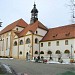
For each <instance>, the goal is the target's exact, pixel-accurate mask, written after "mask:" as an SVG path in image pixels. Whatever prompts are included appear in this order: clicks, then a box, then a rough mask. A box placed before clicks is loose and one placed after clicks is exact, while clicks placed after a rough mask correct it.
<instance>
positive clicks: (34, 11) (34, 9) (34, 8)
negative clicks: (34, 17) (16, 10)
mask: <svg viewBox="0 0 75 75" xmlns="http://www.w3.org/2000/svg"><path fill="white" fill-rule="evenodd" d="M31 13H38V10H37V9H36V4H35V3H34V7H33V9H32V10H31Z"/></svg>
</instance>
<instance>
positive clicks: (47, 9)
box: [0, 0, 71, 30]
mask: <svg viewBox="0 0 75 75" xmlns="http://www.w3.org/2000/svg"><path fill="white" fill-rule="evenodd" d="M34 1H35V3H36V5H37V6H36V7H37V9H38V11H39V13H38V18H39V21H40V22H42V23H43V24H44V25H45V26H47V27H48V28H53V27H57V26H63V25H67V24H71V13H70V12H71V10H70V7H69V6H68V5H69V4H70V0H0V19H1V21H2V22H3V23H2V27H1V28H0V30H1V29H3V28H4V27H5V26H7V25H9V24H11V23H12V22H14V21H16V20H18V19H20V18H22V19H24V20H25V21H26V22H27V23H28V24H29V23H30V18H31V13H30V12H31V9H32V8H33V4H34Z"/></svg>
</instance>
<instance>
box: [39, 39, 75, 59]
mask: <svg viewBox="0 0 75 75" xmlns="http://www.w3.org/2000/svg"><path fill="white" fill-rule="evenodd" d="M65 40H68V45H65ZM56 41H59V46H57V45H56ZM48 42H51V45H50V46H48ZM41 43H43V47H41ZM71 45H72V48H71ZM71 49H72V55H73V57H74V58H75V53H74V51H75V39H64V40H55V41H46V42H40V51H44V54H40V56H44V57H50V55H49V54H47V52H48V51H49V50H50V51H52V57H54V58H56V57H57V58H58V55H57V54H55V52H56V50H60V52H61V54H62V58H67V55H66V54H64V51H65V50H69V51H70V55H69V56H71Z"/></svg>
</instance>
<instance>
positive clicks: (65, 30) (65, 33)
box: [41, 24, 75, 42]
mask: <svg viewBox="0 0 75 75" xmlns="http://www.w3.org/2000/svg"><path fill="white" fill-rule="evenodd" d="M71 38H75V24H71V25H66V26H61V27H56V28H50V29H49V31H48V32H47V34H46V35H45V36H44V37H43V39H42V40H41V41H42V42H43V41H52V40H62V39H71Z"/></svg>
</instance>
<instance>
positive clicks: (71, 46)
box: [71, 44, 73, 59]
mask: <svg viewBox="0 0 75 75" xmlns="http://www.w3.org/2000/svg"><path fill="white" fill-rule="evenodd" d="M72 48H73V46H72V44H71V59H72Z"/></svg>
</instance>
